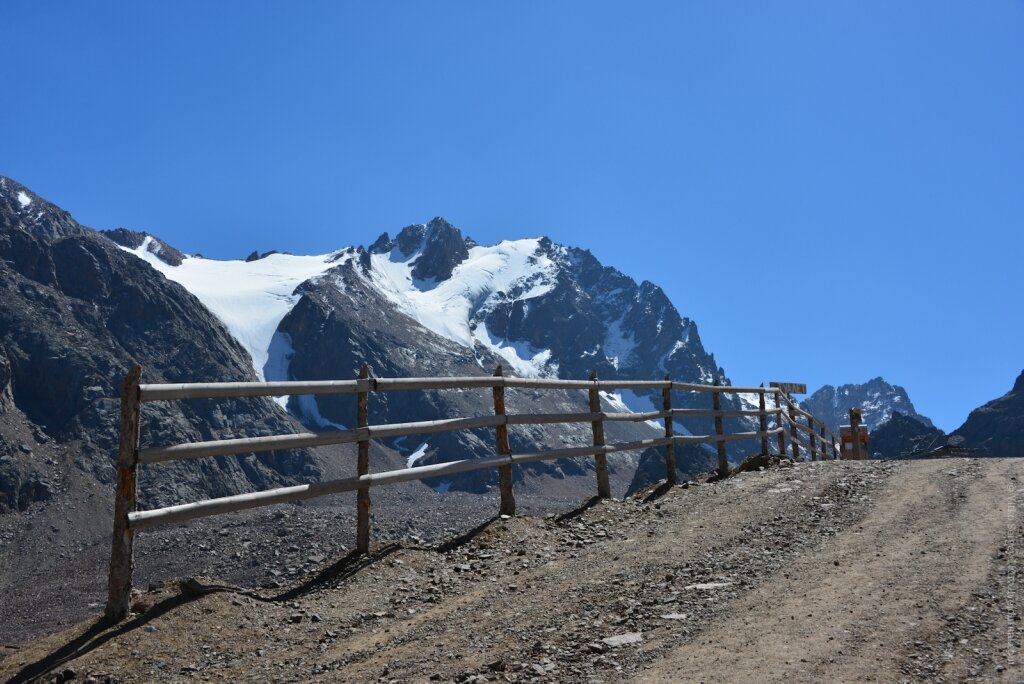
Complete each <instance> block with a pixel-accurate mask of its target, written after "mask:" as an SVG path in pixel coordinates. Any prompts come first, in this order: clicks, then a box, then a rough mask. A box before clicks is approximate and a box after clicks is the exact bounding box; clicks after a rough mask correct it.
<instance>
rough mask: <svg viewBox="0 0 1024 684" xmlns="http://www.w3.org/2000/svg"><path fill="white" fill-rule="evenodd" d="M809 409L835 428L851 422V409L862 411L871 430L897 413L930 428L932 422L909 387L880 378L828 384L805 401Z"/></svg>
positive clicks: (806, 407)
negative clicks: (919, 408) (912, 397)
mask: <svg viewBox="0 0 1024 684" xmlns="http://www.w3.org/2000/svg"><path fill="white" fill-rule="evenodd" d="M801 406H803V407H804V409H805V410H807V411H810V412H811V413H813V414H814V415H816V416H819V417H820V418H821V419H822V420H824V421H825V422H826V423H827V424H828V425H829V426H830V427H831V428H832V429H833V430H836V429H837V428H838V426H840V425H846V424H849V422H850V418H849V415H850V409H851V408H854V407H857V408H860V410H861V415H862V417H863V419H864V424H865V425H867V427H868V430H874V429H875V428H877V427H878V426H880V425H882V424H883V423H885V422H886V421H888V420H889V419H890V418H892V416H893V414H894V413H896V412H899V413H902V414H904V415H906V416H910V417H911V418H914V419H915V420H918V421H920V422H921V423H923V424H924V425H926V426H927V427H932V421H931V420H930V419H929V418H927V417H926V416H923V415H921V414H920V413H918V412H917V411H916V410H915V409H914V405H913V403H911V401H910V396H909V395H908V394H907V390H905V389H904V388H902V387H900V386H899V385H892V384H890V383H888V382H886V380H885V378H882V377H876V378H872V379H870V380H868V381H867V382H865V383H861V384H847V385H840V386H839V387H834V386H832V385H825V386H823V387H822V388H820V389H819V390H817V391H816V392H815V393H814V394H812V395H811V396H810V397H808V398H807V399H806V400H804V401H803V402H801Z"/></svg>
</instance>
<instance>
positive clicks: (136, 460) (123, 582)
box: [106, 366, 839, 622]
mask: <svg viewBox="0 0 1024 684" xmlns="http://www.w3.org/2000/svg"><path fill="white" fill-rule="evenodd" d="M141 377H142V369H141V368H140V367H138V366H136V367H135V368H133V369H132V370H131V371H130V372H129V373H128V374H127V375H126V376H125V379H124V384H123V386H122V393H121V432H120V449H119V454H118V476H117V493H116V498H115V505H114V537H113V544H112V548H111V556H110V576H109V582H108V589H109V594H108V600H107V606H106V615H107V618H108V619H109V620H111V621H115V622H116V621H118V620H121V619H122V618H124V617H125V616H126V615H127V614H128V611H129V608H130V596H131V586H132V569H133V549H132V546H133V538H134V534H135V532H136V531H137V530H140V529H144V528H147V527H152V526H154V525H162V524H168V523H180V522H183V521H185V520H191V519H193V518H202V517H206V516H211V515H218V514H221V513H229V512H232V511H240V510H243V509H246V508H255V507H259V506H269V505H272V504H279V503H284V502H287V501H298V500H300V499H309V498H313V497H317V496H324V495H326V494H336V493H339V492H350V491H356V492H357V523H356V525H357V530H356V548H357V550H358V551H359V552H361V553H366V552H367V551H368V550H369V546H370V487H375V486H381V485H390V484H396V483H399V482H407V481H410V480H421V479H424V478H432V477H441V476H445V475H455V474H458V473H465V472H470V471H474V470H481V469H483V468H497V469H498V479H499V491H500V497H501V504H500V512H501V513H502V514H505V515H513V514H514V513H515V506H516V505H515V498H514V496H513V492H512V466H513V465H515V464H517V463H518V464H522V463H531V462H534V461H551V460H555V459H559V458H574V457H590V456H593V457H594V459H595V465H596V471H597V495H598V496H599V497H610V496H611V488H610V486H609V482H608V463H607V454H610V453H616V452H620V451H636V450H643V449H648V448H651V447H665V476H666V479H667V480H668V482H669V483H673V484H674V483H676V481H677V475H676V467H675V445H676V444H712V443H713V444H715V445H716V448H717V455H718V473H719V475H720V476H722V477H725V476H727V475H728V474H729V462H728V454H727V452H726V443H728V442H732V441H737V440H746V439H759V440H760V441H761V453H764V454H768V453H770V442H769V440H770V438H772V437H775V438H777V440H778V453H779V454H783V455H785V454H786V443H785V440H786V431H785V428H784V427H783V426H782V422H783V420H784V421H785V422H787V423H788V424H789V427H790V434H789V438H790V448H791V451H792V457H793V458H794V459H795V460H799V459H800V458H801V448H802V449H803V450H804V451H805V452H806V453H807V454H808V456H809V458H810V459H811V460H814V459H815V458H819V457H820V458H822V459H826V458H833V459H834V458H838V454H839V450H838V447H837V443H836V439H835V436H834V435H833V434H832V433H831V431H828V433H827V434H826V431H827V427H826V426H825V425H824V423H822V422H821V421H819V420H818V419H817V418H815V417H814V416H812V415H811V414H809V413H807V412H806V411H803V410H802V409H800V408H799V407H798V406H797V405H796V403H795V402H794V401H793V400H792V399H791V398H790V397H789V396H788V395H787V394H786V393H785V392H784V391H782V390H781V389H778V388H774V387H769V388H766V387H763V386H762V387H735V386H729V385H718V384H715V385H701V384H693V383H686V382H673V381H671V380H670V379H669V378H667V377H666V378H665V379H664V380H598V378H597V376H596V375H595V374H591V377H590V379H589V380H561V379H541V378H515V377H505V376H504V375H503V374H502V369H501V367H500V366H499V367H498V369H497V370H496V371H495V373H494V375H493V376H477V377H446V378H373V377H370V374H369V369H368V368H367V367H366V366H363V368H362V369H361V370H360V372H359V376H358V379H356V380H330V381H314V382H220V383H194V384H174V385H166V384H164V385H149V384H142V383H141ZM456 389H458V390H461V389H491V390H492V395H493V409H494V411H493V414H489V415H482V416H473V417H468V418H446V419H443V420H429V421H420V422H413V423H390V424H382V425H370V422H369V409H368V406H369V395H370V393H371V392H399V391H417V390H418V391H422V390H456ZM506 389H533V390H570V391H571V390H585V391H586V392H587V393H588V399H589V411H588V412H586V413H528V414H508V413H506V411H505V390H506ZM623 389H629V390H658V389H660V390H661V393H662V410H660V411H647V412H643V413H607V412H603V411H601V400H600V395H599V392H600V391H601V390H623ZM676 391H681V392H704V393H710V394H711V396H712V408H711V409H694V408H672V392H676ZM293 394H312V395H322V394H355V395H356V400H357V401H356V406H357V410H356V427H355V429H352V430H335V431H329V432H322V433H299V434H288V435H270V436H266V437H247V438H240V439H222V440H212V441H208V442H193V443H186V444H175V445H170V446H158V447H146V448H140V446H139V424H140V411H141V407H142V404H143V403H146V402H151V401H177V400H187V399H218V398H226V397H268V396H281V395H293ZM722 394H756V395H758V404H759V405H758V408H757V409H751V410H732V411H727V410H722V407H721V395H722ZM766 395H772V397H773V398H774V404H775V407H774V408H771V409H769V408H767V407H766V403H765V397H766ZM746 416H750V417H754V416H756V417H758V419H759V426H758V427H759V429H758V430H757V431H753V432H737V433H733V434H726V433H725V430H724V423H723V419H724V418H733V417H746ZM769 416H781V420H777V421H776V424H777V427H775V428H773V429H768V417H769ZM687 417H712V418H714V425H715V434H712V435H676V434H673V421H674V419H677V418H687ZM659 419H661V420H664V426H665V432H664V437H661V438H657V439H643V440H638V441H633V442H622V443H616V444H606V443H605V436H604V424H605V422H616V421H628V422H640V421H649V420H659ZM801 419H804V422H801ZM571 423H590V425H591V430H592V433H593V444H592V446H584V447H573V448H563V449H549V450H542V451H535V452H528V453H518V454H514V453H512V451H511V449H510V447H509V440H508V426H510V425H540V424H571ZM805 423H806V424H805ZM816 427H817V428H820V429H818V430H817V432H816ZM474 428H494V430H495V442H496V455H495V456H491V457H487V458H471V459H464V460H459V461H450V462H445V463H436V464H432V465H423V466H415V467H411V468H405V469H402V470H392V471H388V472H383V473H371V472H370V468H369V447H370V440H373V439H385V438H392V437H401V436H406V435H419V434H427V433H435V432H447V431H456V430H469V429H474ZM800 431H803V432H804V433H806V435H807V439H806V440H804V439H801V438H800V437H799V436H798V432H800ZM351 443H355V444H356V445H357V447H358V451H357V454H358V456H357V473H358V474H357V476H356V477H349V478H344V479H339V480H332V481H328V482H317V483H313V484H303V485H297V486H293V487H281V488H278V489H271V490H267V491H261V492H250V493H246V494H237V495H234V496H225V497H221V498H217V499H208V500H205V501H197V502H194V503H184V504H179V505H176V506H168V507H166V508H158V509H153V510H145V511H137V510H136V496H137V494H136V478H137V471H138V465H139V464H140V463H145V464H154V463H163V462H165V461H173V460H181V459H192V458H210V457H214V456H226V455H230V454H246V453H253V452H262V451H275V450H281V449H299V448H306V447H318V446H326V445H330V444H351Z"/></svg>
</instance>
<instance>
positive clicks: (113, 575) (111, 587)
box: [105, 366, 142, 623]
mask: <svg viewBox="0 0 1024 684" xmlns="http://www.w3.org/2000/svg"><path fill="white" fill-rule="evenodd" d="M141 379H142V367H141V366H133V367H132V369H131V370H130V371H128V374H127V375H125V377H124V382H123V383H122V384H121V435H120V444H119V446H118V450H117V491H116V492H115V494H114V538H113V540H112V542H111V547H110V575H109V577H108V578H107V607H106V610H105V615H106V618H107V620H108V621H109V622H111V623H116V622H119V621H121V620H123V619H124V618H125V617H126V616H127V615H128V612H129V611H130V610H131V596H132V571H133V570H134V568H135V558H134V551H133V542H134V539H135V532H134V530H132V528H131V527H130V526H129V524H128V514H129V513H131V512H132V511H134V510H135V504H136V500H137V490H136V482H137V476H138V464H139V414H140V408H141V402H140V400H139V383H140V381H141Z"/></svg>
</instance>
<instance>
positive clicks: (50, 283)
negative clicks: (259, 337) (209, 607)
mask: <svg viewBox="0 0 1024 684" xmlns="http://www.w3.org/2000/svg"><path fill="white" fill-rule="evenodd" d="M0 297H2V298H3V301H4V306H3V307H2V308H0V383H2V386H0V397H2V401H0V433H2V434H3V436H4V437H5V439H4V442H3V447H2V448H3V452H4V453H0V492H3V494H4V495H3V496H0V509H4V508H8V509H11V508H17V509H22V508H24V507H25V506H27V505H28V504H29V503H31V501H32V500H33V499H44V498H50V497H51V496H52V494H53V493H54V491H57V490H59V491H67V490H68V489H69V488H73V487H74V483H75V482H76V481H77V480H78V479H79V478H81V477H87V478H92V479H94V480H96V481H99V482H100V483H104V484H110V483H111V482H112V479H113V476H114V457H115V455H116V441H117V434H118V397H119V394H120V383H121V378H122V376H123V374H124V373H125V372H126V371H127V369H128V368H130V367H131V366H132V365H134V364H141V365H142V366H143V368H144V373H145V375H144V381H146V382H183V381H188V380H194V379H195V378H197V377H201V378H207V379H210V380H248V379H255V376H254V374H253V372H252V370H251V364H250V362H249V359H248V357H247V355H246V354H245V351H244V350H243V349H242V347H241V346H240V345H239V344H238V343H237V342H236V341H235V339H234V338H233V337H232V336H231V335H230V334H228V332H227V331H226V330H225V329H224V327H223V326H222V325H221V323H220V321H218V319H217V318H216V317H214V316H213V315H212V314H211V313H210V312H209V311H208V310H207V309H206V307H204V306H203V305H202V304H201V303H200V302H199V301H198V300H197V299H196V298H195V297H193V296H192V295H191V294H189V293H188V292H187V291H186V290H185V289H183V288H181V287H179V286H178V285H176V284H174V283H171V282H169V281H167V280H165V279H164V278H162V277H160V276H158V275H155V274H154V272H153V270H152V269H150V268H149V267H148V266H147V265H146V264H145V263H143V262H141V261H139V260H138V259H136V258H134V257H133V256H131V255H129V254H126V253H125V252H124V251H123V250H121V249H118V248H117V247H116V246H115V245H114V244H112V243H111V242H110V240H108V239H107V238H105V237H103V236H101V235H100V234H98V233H96V232H95V231H92V230H90V229H87V228H84V227H82V226H80V225H78V224H77V223H76V222H75V221H74V220H73V219H72V218H71V217H70V215H69V214H67V212H64V211H62V210H60V209H58V208H56V207H54V206H53V205H51V204H49V203H48V202H46V201H45V200H43V199H42V198H40V197H39V196H38V195H36V194H34V193H31V192H30V191H28V190H27V189H26V188H24V187H23V186H21V185H19V184H17V183H15V182H14V181H12V180H10V179H6V178H0ZM293 429H294V428H293V427H292V424H291V420H290V419H289V417H288V416H287V415H286V414H285V413H284V412H283V411H281V410H280V408H279V407H277V406H275V405H274V404H273V402H270V401H266V400H257V401H251V400H228V401H203V402H175V403H162V402H161V403H156V404H148V405H147V406H146V407H145V409H144V411H143V427H142V435H143V439H144V443H153V444H170V443H176V442H181V441H192V440H202V439H210V438H213V437H215V436H228V435H234V436H242V435H255V434H260V433H264V432H268V431H276V432H288V431H291V430H293ZM10 439H17V440H19V441H18V442H10V441H8V440H10ZM14 444H17V445H18V446H17V448H13V445H14ZM143 470H144V472H143V474H142V476H141V478H140V488H141V495H140V496H141V502H142V504H143V505H154V504H166V503H172V502H180V501H181V500H182V499H196V498H203V497H208V496H217V495H222V494H227V493H235V492H239V491H247V490H252V489H254V488H265V487H268V486H273V485H277V484H285V483H292V482H297V481H299V480H300V479H309V478H311V477H315V476H316V472H317V469H316V466H315V464H314V462H313V461H312V458H311V455H310V453H309V452H305V451H297V452H287V453H277V452H274V453H270V454H266V455H261V456H259V457H256V456H248V457H241V458H234V457H232V458H224V459H217V460H206V461H202V462H200V461H192V462H178V463H173V464H164V465H161V466H156V467H154V468H152V469H149V468H146V469H143ZM58 481H59V483H58ZM40 482H42V483H44V484H48V485H49V486H48V487H47V486H43V485H40V484H38V483H40ZM26 483H28V489H26ZM32 483H36V484H32Z"/></svg>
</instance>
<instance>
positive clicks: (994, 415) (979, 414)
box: [953, 371, 1024, 456]
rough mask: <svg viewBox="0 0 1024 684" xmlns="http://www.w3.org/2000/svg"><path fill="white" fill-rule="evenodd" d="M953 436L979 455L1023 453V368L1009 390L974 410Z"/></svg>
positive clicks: (1018, 454)
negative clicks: (973, 448) (959, 438)
mask: <svg viewBox="0 0 1024 684" xmlns="http://www.w3.org/2000/svg"><path fill="white" fill-rule="evenodd" d="M953 436H955V437H961V438H962V439H963V440H964V441H963V443H964V445H966V446H971V447H975V448H976V449H978V452H977V455H978V456H1024V371H1022V372H1021V374H1020V375H1018V376H1017V380H1016V382H1014V383H1013V387H1012V388H1011V389H1010V391H1009V392H1007V393H1006V394H1004V395H1003V396H1001V397H999V398H998V399H993V400H992V401H990V402H988V403H987V404H985V405H984V406H980V407H978V408H976V409H975V410H973V411H971V414H970V415H969V416H968V417H967V420H966V421H965V422H964V424H963V425H961V426H960V427H959V428H957V429H956V430H954V431H953Z"/></svg>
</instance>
